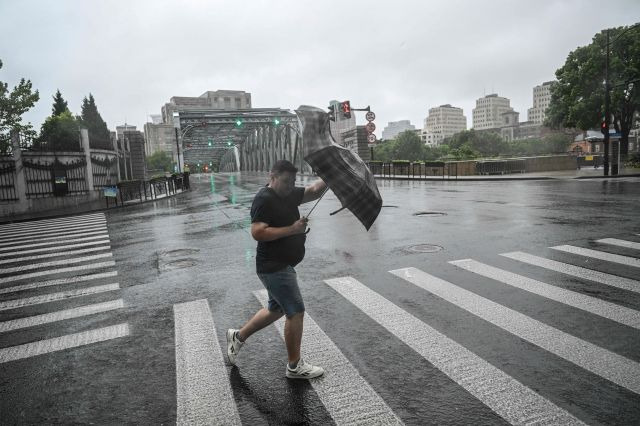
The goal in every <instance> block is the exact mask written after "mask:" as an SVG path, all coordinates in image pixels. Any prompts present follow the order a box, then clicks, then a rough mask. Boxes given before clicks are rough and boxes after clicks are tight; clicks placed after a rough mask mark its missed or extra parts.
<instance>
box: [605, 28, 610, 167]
mask: <svg viewBox="0 0 640 426" xmlns="http://www.w3.org/2000/svg"><path fill="white" fill-rule="evenodd" d="M610 102H611V100H610V98H609V29H608V28H607V59H606V62H605V65H604V143H603V144H604V175H605V176H609V116H610V115H611V112H610V111H609V103H610Z"/></svg>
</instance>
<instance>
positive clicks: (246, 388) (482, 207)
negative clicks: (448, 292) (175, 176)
mask: <svg viewBox="0 0 640 426" xmlns="http://www.w3.org/2000/svg"><path fill="white" fill-rule="evenodd" d="M305 182H306V181H305ZM265 183H266V176H265V175H259V174H243V175H238V174H220V175H215V176H214V175H199V176H192V191H190V192H188V193H186V194H182V195H178V196H177V197H175V198H172V199H168V200H163V201H158V202H156V203H151V204H144V205H140V206H132V207H128V208H126V209H119V210H113V211H108V212H107V213H106V221H107V227H108V234H109V238H110V241H111V252H112V253H113V258H114V259H113V260H114V261H115V265H116V266H115V268H116V270H117V283H118V284H119V287H120V289H119V290H117V291H116V292H110V293H109V294H107V293H100V294H94V295H90V296H85V297H81V298H73V299H65V300H60V301H55V302H51V303H47V304H40V305H36V306H27V307H21V308H14V309H7V310H2V311H0V320H1V321H9V320H15V319H20V318H23V317H27V316H32V315H38V314H43V313H47V312H52V311H55V310H60V309H69V308H73V307H79V306H82V305H84V304H86V303H88V301H89V300H88V299H90V302H91V303H99V302H107V301H110V300H112V299H113V298H114V294H116V295H117V297H119V298H121V299H122V300H123V307H122V308H121V309H117V310H113V311H109V312H102V313H98V314H95V315H91V316H85V317H82V318H75V319H67V320H63V321H58V322H56V323H52V324H47V325H40V326H36V327H30V328H24V329H20V330H13V331H8V332H3V333H0V348H9V347H13V346H17V345H21V344H27V343H29V342H33V341H36V340H40V339H47V338H52V337H55V336H63V335H67V334H71V333H78V332H82V331H85V330H91V329H95V328H99V327H107V326H111V325H114V324H123V323H126V324H128V330H129V333H128V335H127V336H124V337H120V338H118V339H112V340H108V341H104V342H100V343H95V344H90V345H86V346H80V347H76V348H71V349H67V350H62V351H57V352H52V353H47V354H44V355H39V356H34V357H26V358H24V359H20V360H15V361H10V362H2V363H0V394H1V396H2V400H1V402H0V419H2V421H1V423H3V424H14V423H96V424H123V423H132V424H173V423H175V422H176V416H177V408H176V407H177V403H176V393H177V385H176V342H175V327H174V310H173V307H174V305H175V304H178V303H182V302H190V301H195V300H199V299H206V300H207V301H208V303H209V306H210V309H211V314H212V318H213V322H214V324H215V329H216V336H215V337H217V340H218V342H219V344H220V346H221V347H223V348H224V347H225V331H226V329H227V328H231V327H236V328H239V327H240V326H241V325H242V323H243V322H245V321H246V320H247V319H248V318H249V317H250V316H251V315H252V314H253V313H254V312H255V311H256V310H257V309H259V308H260V306H261V305H260V302H259V301H258V300H257V299H256V297H255V296H254V294H253V291H256V290H260V289H261V288H262V287H261V284H260V281H259V280H258V279H257V277H256V275H255V266H254V262H255V258H254V256H255V242H254V241H253V240H252V239H251V237H250V235H249V232H248V227H249V224H250V219H249V208H250V205H251V201H252V199H253V195H254V194H255V192H256V191H257V190H258V188H259V187H260V186H261V185H263V184H265ZM301 184H302V182H301ZM378 186H379V188H380V192H381V194H382V196H383V200H384V206H383V209H382V212H381V214H380V216H379V218H378V220H377V222H376V223H375V225H374V226H373V227H372V229H371V230H370V231H369V232H366V231H365V230H364V228H363V227H362V226H361V225H360V224H359V223H358V222H357V220H356V219H355V218H354V217H353V216H352V215H351V214H350V213H348V212H347V211H343V212H341V213H338V214H337V215H335V216H329V213H330V212H333V211H335V210H337V209H338V208H339V204H338V201H337V200H336V198H335V196H333V194H332V193H329V194H327V196H326V197H325V199H324V200H323V201H321V202H320V204H319V205H318V207H317V209H316V210H315V211H314V213H313V215H312V217H311V220H310V227H311V231H310V233H309V234H308V237H307V244H306V247H307V254H306V257H305V260H304V261H303V262H302V263H301V264H300V265H299V266H298V267H297V271H298V277H299V281H300V286H301V289H302V293H303V296H304V298H305V304H306V307H307V315H308V316H309V317H310V318H312V319H313V320H314V321H315V322H316V323H317V324H318V326H319V328H320V329H321V330H322V331H323V332H324V333H325V334H326V335H327V336H328V338H329V339H330V340H331V341H333V343H335V345H336V346H337V347H338V348H339V349H340V351H341V352H342V354H343V355H344V356H345V357H346V359H347V360H348V362H349V363H350V364H351V366H353V367H354V368H355V369H356V370H357V372H358V373H359V375H360V376H362V378H363V379H364V380H365V381H366V382H367V383H368V384H369V385H370V386H371V388H372V389H373V390H374V391H375V392H376V393H377V394H378V395H379V396H380V397H381V398H382V400H383V401H384V402H385V403H386V405H387V406H388V407H389V408H390V410H392V411H393V413H395V415H396V416H397V417H399V418H400V419H401V420H402V421H403V422H404V423H406V424H507V423H509V421H507V420H506V419H505V418H504V416H501V415H499V414H498V413H496V411H494V410H493V409H492V408H490V407H489V406H488V404H487V403H486V402H487V401H486V400H484V399H483V397H482V396H478V395H476V394H473V392H471V391H470V389H471V388H470V387H468V386H463V385H461V384H460V383H457V382H456V381H455V380H452V378H451V377H450V376H449V375H447V374H445V372H443V369H442V368H441V367H440V368H439V367H437V366H435V365H434V363H432V362H429V361H427V360H426V359H425V358H423V356H422V355H420V354H419V353H418V352H416V351H415V350H414V349H412V347H411V346H410V345H408V344H407V343H406V342H403V341H402V339H401V338H400V337H398V335H396V334H394V333H392V332H390V331H389V330H388V329H386V328H385V327H383V326H382V325H381V324H380V323H378V322H376V321H374V320H373V319H372V318H371V317H370V316H369V315H367V314H366V313H364V312H363V310H362V309H359V308H358V307H356V306H354V304H353V303H351V302H350V301H349V300H347V299H346V298H345V297H344V296H343V295H342V294H340V293H339V292H338V291H336V290H335V289H334V288H332V287H330V286H328V285H327V284H326V283H325V282H324V280H328V279H333V278H339V277H347V276H349V277H353V278H355V279H356V280H358V281H359V282H360V283H362V284H364V286H366V287H367V288H369V289H371V290H373V291H374V292H376V293H377V294H379V295H380V296H382V297H383V298H384V299H386V300H387V301H389V302H391V303H393V304H395V305H396V306H398V307H400V308H401V309H402V310H403V311H404V312H405V313H408V314H411V315H413V316H414V317H415V318H417V319H419V320H420V321H422V322H424V323H426V324H427V325H428V326H429V327H431V328H432V329H434V330H435V331H437V332H439V333H440V334H442V335H444V336H446V337H447V338H448V339H451V340H452V341H453V342H455V343H457V344H458V345H461V346H462V347H464V348H466V349H467V350H468V351H470V352H472V353H473V354H475V355H477V357H479V358H480V359H481V360H483V361H484V362H486V363H488V364H490V365H491V366H493V367H496V368H497V369H498V370H500V371H502V372H504V373H506V374H507V375H508V376H511V377H512V378H513V379H515V380H516V381H517V382H519V383H521V384H522V385H524V387H526V388H528V389H531V390H533V391H534V392H535V393H537V394H538V395H540V396H542V397H543V398H545V399H546V400H548V401H550V402H551V403H552V404H554V405H555V406H557V407H559V408H560V409H561V410H563V411H566V412H567V413H569V414H570V415H571V416H574V417H575V418H577V419H579V420H581V421H583V422H585V423H588V424H599V423H603V424H638V423H639V422H640V395H639V394H638V392H637V389H636V388H634V386H635V384H637V383H638V382H637V378H638V377H640V368H639V367H638V366H639V365H640V364H638V363H639V362H640V339H639V337H640V331H639V329H638V326H640V323H638V326H636V327H634V326H630V325H624V324H621V323H620V322H616V321H614V320H612V319H610V318H604V317H603V316H601V315H596V314H594V313H589V312H585V311H584V310H581V309H578V308H576V307H575V306H570V305H569V304H567V303H561V302H559V301H557V300H550V299H549V298H548V297H544V296H542V295H539V294H533V293H532V292H528V291H524V290H523V289H521V288H516V287H514V286H512V285H507V284H505V283H503V282H500V281H499V280H496V279H492V278H488V277H485V276H482V275H479V274H476V273H473V272H470V271H468V270H464V269H462V268H459V267H457V266H456V265H454V264H451V263H449V262H450V261H455V260H461V259H473V260H475V261H477V262H481V263H484V264H487V265H491V266H493V267H495V268H498V269H499V270H500V271H509V272H512V273H516V274H519V275H522V276H525V277H529V278H532V279H535V280H538V281H542V282H544V283H548V284H552V285H553V286H554V287H557V288H561V289H566V290H571V291H572V292H573V293H571V294H573V295H575V294H580V295H586V296H591V297H592V298H595V299H597V300H599V301H605V302H610V303H613V304H615V305H617V306H620V307H623V308H629V310H628V312H630V313H631V315H635V314H634V312H635V313H636V314H637V311H638V310H640V294H639V293H638V292H637V291H631V290H625V289H621V288H617V287H615V286H611V285H605V284H601V283H597V282H593V281H589V280H584V279H578V278H575V277H572V276H569V275H566V274H561V273H558V272H556V271H551V270H547V269H543V268H540V267H537V266H532V265H527V264H525V263H522V262H518V261H516V260H512V259H509V258H506V257H504V256H500V254H501V253H507V252H514V251H522V252H526V253H529V254H533V255H536V256H540V257H543V258H547V259H553V260H556V261H559V262H563V263H567V264H572V265H578V266H581V267H584V268H588V269H590V270H595V271H599V272H605V273H608V274H612V275H615V276H616V277H623V278H627V279H631V280H636V281H638V280H640V268H639V267H638V266H634V265H633V261H632V263H631V264H629V265H623V264H619V263H615V262H611V261H606V260H597V259H594V258H589V257H586V256H582V255H578V254H571V253H566V252H562V251H559V250H553V249H551V248H550V247H553V246H560V245H571V246H577V247H583V248H590V249H595V250H599V251H604V252H607V253H614V254H619V255H625V256H629V257H631V258H635V259H637V258H640V251H639V250H638V249H636V248H630V247H620V246H614V245H610V244H602V243H599V242H596V240H599V239H603V238H616V239H621V240H626V241H633V242H640V236H639V235H638V233H640V223H639V221H638V209H639V207H640V179H638V178H626V179H625V178H622V179H617V180H615V179H611V180H547V181H502V182H499V181H498V182H453V181H445V182H404V181H378ZM310 207H311V205H305V206H302V207H301V209H300V210H301V212H302V213H303V214H304V213H305V212H306V211H308V210H309V208H310ZM419 245H425V246H423V247H416V246H419ZM420 248H424V249H427V251H428V252H420V251H418V250H419V249H420ZM636 262H637V261H636ZM407 267H414V268H418V269H420V270H422V271H424V272H427V273H429V274H431V275H434V276H436V277H438V278H440V279H442V280H446V281H447V282H449V283H452V284H453V285H455V286H457V287H458V288H461V289H466V290H469V291H470V292H472V293H474V294H476V295H479V296H482V297H484V298H486V299H488V300H490V301H493V302H495V303H497V304H499V305H502V306H503V307H508V308H510V309H511V310H513V311H517V312H519V313H521V314H524V315H526V316H527V317H529V318H532V319H534V320H537V321H538V322H539V323H542V324H543V325H547V326H550V327H553V328H554V329H556V330H560V331H561V332H564V333H566V334H568V335H570V336H574V337H576V338H578V339H581V340H580V341H586V342H589V343H591V344H593V345H595V346H597V347H599V348H603V349H605V350H607V351H608V353H610V354H612V356H622V357H624V358H625V359H627V360H630V361H631V364H630V365H631V366H632V367H631V369H628V370H627V371H628V377H624V378H622V383H623V384H624V383H627V382H624V380H627V379H628V382H629V383H631V385H621V384H620V383H614V382H613V381H612V380H608V379H606V378H604V377H602V375H600V374H598V373H597V372H594V371H587V369H585V368H583V367H580V366H578V365H577V364H576V362H575V360H570V359H567V357H564V356H560V355H558V354H557V353H552V351H551V350H549V349H548V348H547V349H543V348H542V347H541V346H540V345H538V344H534V343H532V342H531V341H530V340H529V339H525V338H523V336H520V335H516V334H514V333H512V332H509V331H507V330H506V329H505V327H503V326H499V325H497V324H496V323H492V322H491V321H490V320H487V318H484V319H482V318H480V317H479V316H478V315H476V314H474V313H471V312H470V311H469V310H468V309H464V308H463V307H461V305H460V304H459V303H457V302H453V301H446V300H444V299H443V298H442V297H439V296H436V295H435V294H434V293H432V292H428V291H425V290H424V289H422V288H419V287H417V286H415V285H413V284H411V283H410V282H408V281H407V280H404V279H401V278H400V277H398V276H395V275H393V274H391V273H389V271H392V270H397V269H400V268H407ZM72 274H73V273H72ZM2 276H3V277H5V276H11V274H9V273H7V274H3V275H2ZM627 281H628V280H627ZM24 282H28V280H25V281H24ZM112 282H114V280H113V279H111V280H108V279H103V280H102V281H100V282H98V284H106V283H112ZM625 282H626V281H625ZM21 283H23V281H16V282H12V283H11V284H10V285H16V284H21ZM636 284H637V287H636V290H638V291H640V283H637V282H636ZM92 285H95V283H94V284H92ZM631 285H632V286H633V285H635V284H633V283H632V284H631ZM0 286H3V287H6V286H7V284H0ZM84 286H85V287H86V286H87V285H84ZM76 287H78V286H76ZM52 291H60V289H59V288H58V287H56V286H53V287H51V288H49V289H47V290H43V289H40V290H31V291H25V292H22V293H18V295H20V296H23V297H29V296H33V295H39V294H46V293H50V292H52ZM10 296H11V297H14V296H15V293H14V294H12V295H6V294H0V301H5V300H9V299H10V298H11V297H10ZM609 306H610V305H609ZM540 338H541V339H542V341H547V340H549V339H550V338H549V336H547V335H545V334H543V335H541V336H540ZM303 356H305V358H306V359H307V360H309V361H311V362H313V358H314V356H313V353H305V352H304V347H303ZM570 356H571V355H569V357H570ZM445 358H446V356H445ZM612 359H613V358H612ZM285 361H286V352H285V348H284V345H283V343H282V340H281V338H280V336H279V334H278V330H277V329H276V328H275V327H273V326H271V327H268V328H267V329H265V330H263V331H262V332H260V333H258V334H256V335H254V336H253V337H252V338H251V339H250V340H249V343H248V344H247V345H246V346H245V347H244V348H243V349H242V352H241V353H240V356H239V358H238V366H237V367H234V368H231V367H227V374H228V377H229V383H230V385H231V390H232V393H233V395H232V400H233V401H234V402H235V404H236V406H237V410H238V413H239V417H240V420H241V422H242V423H243V424H317V425H319V424H323V425H324V424H332V423H334V413H333V412H332V411H331V410H330V409H328V408H327V407H326V406H325V404H323V402H322V401H321V399H320V397H319V395H318V392H317V391H316V389H314V388H313V387H312V386H311V385H310V384H309V383H307V382H290V381H288V380H287V379H285V378H284V369H285ZM443 362H445V363H446V362H451V360H447V359H445V360H444V361H443ZM612 363H613V361H611V359H609V358H606V357H605V358H604V359H603V362H602V364H603V367H602V368H604V369H605V370H606V369H607V368H609V366H610V365H611V364H612ZM323 367H325V368H326V369H327V370H328V371H331V368H332V366H331V365H323ZM634 389H635V390H634ZM356 403H357V401H356Z"/></svg>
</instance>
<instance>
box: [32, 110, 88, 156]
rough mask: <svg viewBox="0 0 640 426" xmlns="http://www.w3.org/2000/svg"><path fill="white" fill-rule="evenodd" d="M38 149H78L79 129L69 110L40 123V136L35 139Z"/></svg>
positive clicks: (79, 147)
mask: <svg viewBox="0 0 640 426" xmlns="http://www.w3.org/2000/svg"><path fill="white" fill-rule="evenodd" d="M36 147H37V148H38V149H47V150H51V151H79V150H80V149H81V144H80V129H79V127H78V122H77V121H76V119H75V117H74V116H73V114H71V111H69V110H66V111H64V112H62V113H60V114H57V115H52V116H51V117H48V118H47V119H46V120H45V122H44V123H42V129H41V130H40V137H39V138H38V140H37V141H36Z"/></svg>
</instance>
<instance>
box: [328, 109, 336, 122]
mask: <svg viewBox="0 0 640 426" xmlns="http://www.w3.org/2000/svg"><path fill="white" fill-rule="evenodd" d="M329 120H331V121H336V106H335V105H329Z"/></svg>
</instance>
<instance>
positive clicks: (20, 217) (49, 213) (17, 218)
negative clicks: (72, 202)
mask: <svg viewBox="0 0 640 426" xmlns="http://www.w3.org/2000/svg"><path fill="white" fill-rule="evenodd" d="M184 192H188V190H187V191H183V190H179V191H178V192H176V193H175V194H170V195H165V194H161V195H158V196H157V198H155V199H148V200H143V201H140V200H138V199H135V200H130V201H125V203H124V205H123V204H120V203H119V204H118V205H117V206H116V205H115V202H114V201H113V200H109V208H107V202H106V200H105V198H104V197H103V198H101V199H99V200H95V201H92V202H89V203H83V204H80V205H78V206H74V207H67V208H56V209H49V210H44V211H36V212H29V213H21V214H17V215H13V216H7V217H0V225H4V224H7V223H13V222H26V221H30V220H38V219H52V218H56V217H63V216H71V215H76V214H86V213H95V212H101V211H106V210H115V209H122V208H126V207H128V206H137V205H140V204H145V203H151V202H154V201H161V200H164V199H166V198H172V197H175V196H176V195H180V194H182V193H184Z"/></svg>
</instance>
